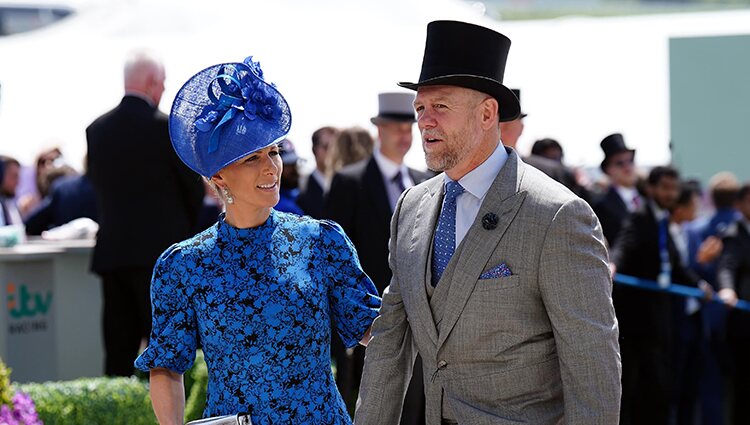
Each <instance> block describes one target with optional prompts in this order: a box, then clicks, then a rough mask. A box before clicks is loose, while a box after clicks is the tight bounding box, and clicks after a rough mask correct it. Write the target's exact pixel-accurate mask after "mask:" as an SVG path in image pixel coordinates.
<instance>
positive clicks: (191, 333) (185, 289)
mask: <svg viewBox="0 0 750 425" xmlns="http://www.w3.org/2000/svg"><path fill="white" fill-rule="evenodd" d="M188 269H189V265H188V261H187V259H186V258H185V257H183V256H182V254H181V252H180V250H179V248H177V247H176V246H172V247H171V248H169V249H167V250H166V251H165V252H164V253H163V254H162V255H161V257H159V260H158V261H157V262H156V266H155V267H154V274H153V277H152V278H151V315H152V325H151V337H150V339H149V343H148V347H147V348H146V350H144V351H143V353H142V354H141V355H140V356H138V358H137V359H136V361H135V367H136V368H138V369H140V370H143V371H148V370H150V369H154V368H165V369H169V370H172V371H174V372H177V373H180V374H182V373H185V371H186V370H188V369H189V368H190V366H191V365H192V364H193V361H194V360H195V350H196V346H197V325H196V320H195V311H194V310H193V307H192V304H191V302H190V299H191V297H192V292H193V288H192V286H191V285H190V284H189V282H187V279H186V278H185V276H188V273H186V270H188Z"/></svg>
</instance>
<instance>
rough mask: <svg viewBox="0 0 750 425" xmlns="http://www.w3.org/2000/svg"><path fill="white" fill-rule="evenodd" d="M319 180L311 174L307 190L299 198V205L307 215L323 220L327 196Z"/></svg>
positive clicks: (308, 178)
mask: <svg viewBox="0 0 750 425" xmlns="http://www.w3.org/2000/svg"><path fill="white" fill-rule="evenodd" d="M324 195H325V194H324V192H323V188H322V187H321V186H320V183H318V180H317V179H315V177H313V175H312V174H310V175H309V176H308V177H307V185H306V186H305V190H304V191H303V192H300V194H299V196H297V205H299V207H300V208H302V211H304V212H305V214H307V215H309V216H310V217H312V218H317V219H321V218H323V217H324V216H325V196H324Z"/></svg>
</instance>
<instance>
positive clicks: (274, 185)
mask: <svg viewBox="0 0 750 425" xmlns="http://www.w3.org/2000/svg"><path fill="white" fill-rule="evenodd" d="M281 169H282V164H281V156H279V147H278V146H277V145H272V146H269V147H267V148H265V149H261V150H259V151H255V152H253V153H251V154H250V155H248V156H246V157H244V158H241V159H239V160H237V161H235V162H233V163H231V164H229V165H227V166H226V167H224V168H223V169H221V171H219V172H218V173H217V174H216V175H215V176H214V177H213V181H214V183H216V184H217V185H218V186H219V188H220V189H222V191H223V189H224V188H227V189H229V192H230V193H231V196H232V198H234V203H233V204H232V206H233V207H234V208H240V209H263V208H272V207H274V206H275V205H276V204H277V203H278V202H279V182H280V180H281Z"/></svg>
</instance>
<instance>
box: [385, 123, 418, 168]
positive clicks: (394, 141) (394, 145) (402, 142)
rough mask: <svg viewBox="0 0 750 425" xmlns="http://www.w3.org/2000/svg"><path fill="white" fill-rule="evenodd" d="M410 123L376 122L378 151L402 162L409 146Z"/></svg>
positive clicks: (410, 136) (410, 139)
mask: <svg viewBox="0 0 750 425" xmlns="http://www.w3.org/2000/svg"><path fill="white" fill-rule="evenodd" d="M411 128H412V123H411V122H408V121H407V122H402V121H381V122H379V123H378V138H379V139H380V153H382V154H383V155H385V157H386V158H389V159H391V160H393V161H395V162H398V163H400V162H403V160H404V156H406V153H407V152H409V149H410V148H411V141H412V133H411Z"/></svg>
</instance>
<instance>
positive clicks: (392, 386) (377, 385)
mask: <svg viewBox="0 0 750 425" xmlns="http://www.w3.org/2000/svg"><path fill="white" fill-rule="evenodd" d="M407 192H408V191H407ZM407 192H405V193H404V195H402V197H401V199H399V202H398V204H397V205H396V211H395V212H394V214H393V219H392V220H391V239H390V242H389V250H390V256H389V263H390V266H391V270H392V271H393V277H392V278H391V284H390V286H388V288H386V290H385V292H384V293H383V301H382V305H381V307H380V313H379V315H378V317H377V318H376V319H375V321H374V322H373V325H372V340H370V343H369V345H368V346H367V350H366V352H365V366H364V371H363V375H362V382H361V384H360V387H359V399H358V400H357V410H356V413H355V417H354V422H355V423H356V424H357V425H380V424H397V423H399V421H400V418H401V410H402V408H403V404H404V397H405V395H406V390H407V387H408V385H409V381H410V379H411V375H412V368H413V365H414V360H415V358H416V352H415V350H414V349H413V344H412V337H411V330H410V328H409V322H408V319H407V315H406V310H405V309H404V302H403V299H402V298H401V287H400V285H399V281H398V275H399V273H398V270H397V269H396V266H397V263H396V261H395V260H394V253H396V252H398V251H397V243H398V234H397V231H398V220H399V215H400V211H401V206H402V204H403V201H404V198H405V197H406V193H407Z"/></svg>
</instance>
